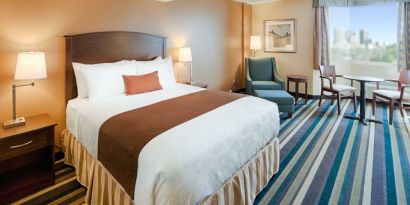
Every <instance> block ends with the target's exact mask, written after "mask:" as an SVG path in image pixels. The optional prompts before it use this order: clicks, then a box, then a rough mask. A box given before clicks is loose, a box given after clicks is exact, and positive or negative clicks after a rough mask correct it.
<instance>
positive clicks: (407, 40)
mask: <svg viewBox="0 0 410 205" xmlns="http://www.w3.org/2000/svg"><path fill="white" fill-rule="evenodd" d="M398 13H399V19H398V26H399V28H398V38H397V41H398V42H397V45H398V50H397V67H398V70H399V71H400V70H401V69H407V70H410V49H409V48H410V3H400V4H399V12H398Z"/></svg>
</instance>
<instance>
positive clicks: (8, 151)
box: [0, 114, 56, 204]
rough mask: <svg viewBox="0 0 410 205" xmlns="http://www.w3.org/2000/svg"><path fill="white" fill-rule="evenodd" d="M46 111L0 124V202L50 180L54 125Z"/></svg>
mask: <svg viewBox="0 0 410 205" xmlns="http://www.w3.org/2000/svg"><path fill="white" fill-rule="evenodd" d="M55 126H56V123H55V121H54V120H53V119H52V118H51V117H50V115H48V114H43V115H37V116H33V117H27V118H26V125H25V126H20V127H14V128H10V129H4V127H1V128H0V204H7V203H10V202H12V201H14V200H17V199H19V198H22V197H24V196H25V195H27V194H30V193H32V192H35V191H37V190H39V189H41V188H44V187H47V186H50V185H53V184H54V180H55V174H54V127H55Z"/></svg>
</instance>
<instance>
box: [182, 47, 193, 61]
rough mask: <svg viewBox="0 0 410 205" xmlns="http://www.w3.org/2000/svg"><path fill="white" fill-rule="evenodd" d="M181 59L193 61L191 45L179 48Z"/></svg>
mask: <svg viewBox="0 0 410 205" xmlns="http://www.w3.org/2000/svg"><path fill="white" fill-rule="evenodd" d="M179 61H181V62H192V52H191V48H190V47H185V48H180V49H179Z"/></svg>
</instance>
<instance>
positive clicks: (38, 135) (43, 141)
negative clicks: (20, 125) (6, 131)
mask: <svg viewBox="0 0 410 205" xmlns="http://www.w3.org/2000/svg"><path fill="white" fill-rule="evenodd" d="M49 136H50V134H49V131H48V129H44V130H39V131H35V132H31V133H29V134H22V135H19V136H16V137H11V138H6V139H2V140H0V161H3V160H6V159H10V158H12V157H15V156H18V155H22V154H25V153H28V152H31V151H33V150H37V149H41V148H43V147H46V146H49V145H51V143H52V141H51V140H50V137H49Z"/></svg>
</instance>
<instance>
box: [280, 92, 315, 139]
mask: <svg viewBox="0 0 410 205" xmlns="http://www.w3.org/2000/svg"><path fill="white" fill-rule="evenodd" d="M312 104H317V102H315V101H314V100H310V101H308V104H307V106H301V107H299V108H298V109H297V110H296V112H295V113H293V117H292V119H290V120H285V121H284V122H283V123H281V124H280V134H279V135H282V136H283V135H285V136H286V134H283V132H285V131H287V130H288V127H289V126H291V125H295V123H296V121H301V120H302V119H303V118H304V116H305V113H306V110H310V109H312V108H313V107H315V106H312ZM279 138H280V137H279Z"/></svg>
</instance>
